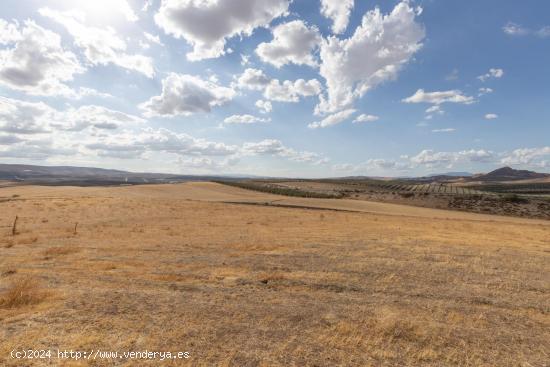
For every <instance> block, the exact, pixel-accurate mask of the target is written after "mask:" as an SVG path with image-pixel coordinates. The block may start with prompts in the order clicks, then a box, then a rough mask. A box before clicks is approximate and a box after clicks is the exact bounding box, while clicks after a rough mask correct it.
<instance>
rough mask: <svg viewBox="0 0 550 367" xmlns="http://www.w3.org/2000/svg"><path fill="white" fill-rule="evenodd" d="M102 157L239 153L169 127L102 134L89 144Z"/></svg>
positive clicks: (223, 145) (230, 147)
mask: <svg viewBox="0 0 550 367" xmlns="http://www.w3.org/2000/svg"><path fill="white" fill-rule="evenodd" d="M86 148H87V149H89V150H91V151H95V152H96V153H97V154H98V155H99V156H101V157H113V158H127V159H129V158H142V157H143V156H144V154H145V153H147V152H164V153H172V154H178V155H182V156H229V155H234V154H236V153H238V151H239V148H238V147H237V146H231V145H226V144H224V143H218V142H212V141H208V140H205V139H197V138H194V137H192V136H190V135H187V134H184V133H175V132H173V131H170V130H167V129H158V130H154V129H151V128H146V129H143V130H142V131H140V132H137V133H136V132H124V133H120V134H116V135H107V136H100V137H98V138H96V139H95V141H91V142H89V143H88V144H86Z"/></svg>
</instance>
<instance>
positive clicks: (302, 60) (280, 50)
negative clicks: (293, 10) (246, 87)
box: [256, 20, 321, 68]
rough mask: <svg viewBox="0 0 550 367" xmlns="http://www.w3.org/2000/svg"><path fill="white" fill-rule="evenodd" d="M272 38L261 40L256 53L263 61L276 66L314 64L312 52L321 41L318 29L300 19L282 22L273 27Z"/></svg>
mask: <svg viewBox="0 0 550 367" xmlns="http://www.w3.org/2000/svg"><path fill="white" fill-rule="evenodd" d="M272 32H273V40H271V41H270V42H267V43H266V42H262V43H260V44H259V45H258V47H257V48H256V53H257V54H258V56H259V57H260V59H261V60H262V61H263V62H266V63H270V64H272V65H274V66H275V67H277V68H280V67H281V66H284V65H286V64H290V63H293V64H296V65H309V66H316V65H317V62H316V60H315V59H314V57H313V55H312V52H313V51H314V50H315V49H316V48H317V46H318V45H319V43H320V42H321V36H320V34H319V30H318V29H317V28H316V27H308V26H307V25H306V24H305V23H304V22H303V21H301V20H293V21H291V22H288V23H283V24H280V25H278V26H276V27H275V28H274V29H273V31H272Z"/></svg>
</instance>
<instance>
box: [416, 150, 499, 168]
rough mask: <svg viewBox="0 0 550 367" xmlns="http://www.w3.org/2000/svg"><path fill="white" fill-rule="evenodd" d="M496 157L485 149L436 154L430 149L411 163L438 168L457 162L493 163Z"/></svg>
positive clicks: (419, 154)
mask: <svg viewBox="0 0 550 367" xmlns="http://www.w3.org/2000/svg"><path fill="white" fill-rule="evenodd" d="M494 159H495V155H494V153H493V152H491V151H487V150H484V149H479V150H475V149H470V150H463V151H459V152H435V151H433V150H430V149H425V150H422V151H421V152H420V153H418V154H417V155H415V156H412V157H410V158H409V161H410V162H411V163H412V164H415V165H423V166H427V167H437V166H441V165H446V166H449V167H450V166H451V165H452V164H454V163H457V162H493V161H494Z"/></svg>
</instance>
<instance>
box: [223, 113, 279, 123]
mask: <svg viewBox="0 0 550 367" xmlns="http://www.w3.org/2000/svg"><path fill="white" fill-rule="evenodd" d="M269 121H270V120H269V119H264V118H260V117H256V116H252V115H247V114H246V115H232V116H229V117H226V118H225V119H224V120H223V122H224V123H226V124H255V123H258V122H269Z"/></svg>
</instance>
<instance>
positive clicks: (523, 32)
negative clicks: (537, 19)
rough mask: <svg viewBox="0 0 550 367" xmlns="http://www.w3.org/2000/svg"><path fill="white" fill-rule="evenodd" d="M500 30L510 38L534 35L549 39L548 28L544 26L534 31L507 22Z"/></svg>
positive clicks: (549, 29)
mask: <svg viewBox="0 0 550 367" xmlns="http://www.w3.org/2000/svg"><path fill="white" fill-rule="evenodd" d="M502 30H503V31H504V33H506V34H508V35H511V36H527V35H535V36H538V37H540V38H547V37H550V26H544V27H541V28H539V29H538V30H534V29H529V28H525V27H522V26H521V25H519V24H516V23H513V22H508V23H506V25H505V26H504V27H502Z"/></svg>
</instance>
